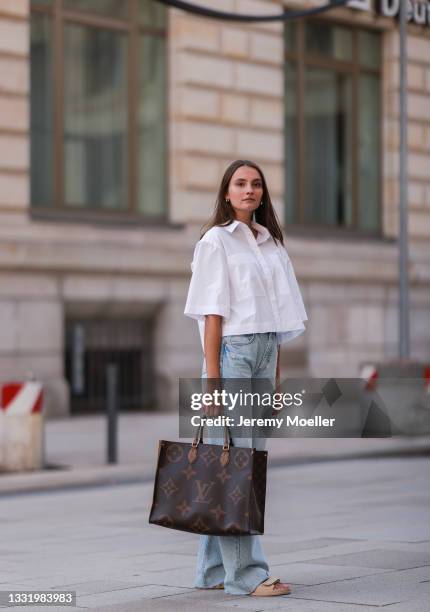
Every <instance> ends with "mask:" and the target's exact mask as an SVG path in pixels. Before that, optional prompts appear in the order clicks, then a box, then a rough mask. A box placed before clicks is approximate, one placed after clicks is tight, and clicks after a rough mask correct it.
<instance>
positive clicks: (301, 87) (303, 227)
mask: <svg viewBox="0 0 430 612" xmlns="http://www.w3.org/2000/svg"><path fill="white" fill-rule="evenodd" d="M286 23H287V24H288V22H286ZM307 23H319V24H326V25H327V26H333V27H336V26H339V27H346V28H349V29H350V30H351V33H352V61H347V60H339V59H336V58H332V57H325V56H322V55H318V54H312V53H311V52H310V51H306V48H305V47H306V33H305V26H306V24H307ZM293 27H294V28H295V35H294V38H293V44H292V47H291V50H288V49H287V45H286V31H285V29H284V31H283V43H284V78H285V76H286V72H287V70H288V64H289V65H293V66H294V68H295V71H296V83H297V85H296V91H295V106H296V109H297V112H296V114H295V117H296V120H297V133H296V142H295V154H296V159H297V173H296V175H297V182H296V194H297V195H296V202H295V207H294V213H295V214H296V215H297V217H298V219H297V221H294V222H286V223H287V224H288V230H289V232H291V233H293V234H297V235H310V236H312V237H320V236H322V235H323V236H327V237H331V236H332V237H340V238H343V237H347V238H348V239H350V238H357V239H361V238H370V239H378V240H380V239H381V238H382V237H383V227H382V222H383V182H382V181H383V66H382V52H383V46H382V41H381V61H380V65H379V68H371V67H368V66H363V65H362V64H360V62H359V32H360V31H369V32H376V33H380V35H381V36H382V33H381V31H380V30H379V29H378V28H372V27H368V26H367V24H366V25H364V26H362V25H361V24H360V25H352V24H350V23H347V22H344V21H342V20H340V19H324V18H322V19H315V18H308V19H302V20H300V21H297V22H294V24H293ZM307 67H310V68H321V69H329V70H333V71H335V72H336V73H344V74H348V75H351V79H352V138H351V151H350V154H351V156H352V160H351V161H352V224H351V226H350V227H348V226H344V225H343V226H336V225H330V224H317V223H309V222H306V221H305V220H304V212H305V185H306V163H305V112H304V108H305V105H304V103H305V95H306V92H305V71H306V68H307ZM363 74H364V75H372V76H377V77H378V79H379V131H378V150H377V155H378V160H379V168H378V186H379V192H378V225H377V228H376V229H375V230H372V231H369V230H364V229H360V228H359V227H358V203H359V181H358V162H359V158H358V142H359V138H358V136H359V104H360V101H359V78H360V75H363ZM285 117H286V116H285V113H284V120H285ZM284 134H285V132H284ZM284 143H285V144H286V136H285V135H284ZM284 150H285V149H284ZM284 178H285V180H287V178H288V177H287V171H286V167H285V166H284ZM293 205H294V203H293ZM287 206H288V202H287V199H286V195H285V199H284V209H285V210H286V209H287Z"/></svg>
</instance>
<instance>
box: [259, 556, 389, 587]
mask: <svg viewBox="0 0 430 612" xmlns="http://www.w3.org/2000/svg"><path fill="white" fill-rule="evenodd" d="M270 566H271V568H272V574H275V575H276V576H279V577H280V578H281V579H282V580H285V582H288V583H289V584H297V585H308V586H312V585H317V584H326V583H328V582H335V581H340V580H347V579H349V578H360V577H362V576H372V575H374V574H375V573H378V574H379V573H384V572H385V571H386V570H383V569H375V568H364V567H349V566H340V567H339V566H337V567H334V566H330V565H319V564H318V563H311V562H308V561H302V562H301V563H287V564H285V563H280V564H276V563H271V564H270Z"/></svg>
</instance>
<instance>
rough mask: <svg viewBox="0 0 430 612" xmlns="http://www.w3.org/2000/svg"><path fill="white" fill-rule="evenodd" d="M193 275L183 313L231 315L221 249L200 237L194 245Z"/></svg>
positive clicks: (226, 272) (198, 317)
mask: <svg viewBox="0 0 430 612" xmlns="http://www.w3.org/2000/svg"><path fill="white" fill-rule="evenodd" d="M191 270H192V273H193V274H192V276H191V281H190V286H189V289H188V296H187V302H186V305H185V310H184V314H185V315H187V316H188V317H192V318H193V319H197V320H198V321H204V316H205V315H207V314H216V315H220V316H222V317H226V318H227V317H229V316H230V290H229V276H228V267H227V259H226V255H225V252H224V249H223V248H222V247H221V246H219V245H217V244H215V243H214V242H211V241H209V240H200V241H199V242H198V243H197V244H196V247H195V249H194V256H193V261H192V263H191Z"/></svg>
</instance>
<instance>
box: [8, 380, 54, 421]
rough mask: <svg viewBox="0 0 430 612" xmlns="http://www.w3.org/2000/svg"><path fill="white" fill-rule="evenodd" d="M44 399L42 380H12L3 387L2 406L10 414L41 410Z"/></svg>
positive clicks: (31, 412) (30, 412)
mask: <svg viewBox="0 0 430 612" xmlns="http://www.w3.org/2000/svg"><path fill="white" fill-rule="evenodd" d="M42 401H43V388H42V383H40V382H24V383H16V382H12V383H7V384H5V385H3V386H2V388H1V401H0V407H1V409H2V410H3V411H4V412H5V414H7V415H8V416H10V415H20V414H21V415H23V414H33V413H35V412H41V410H42Z"/></svg>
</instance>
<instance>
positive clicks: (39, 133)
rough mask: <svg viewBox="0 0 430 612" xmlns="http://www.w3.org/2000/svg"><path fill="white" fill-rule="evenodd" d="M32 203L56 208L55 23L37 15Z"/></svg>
mask: <svg viewBox="0 0 430 612" xmlns="http://www.w3.org/2000/svg"><path fill="white" fill-rule="evenodd" d="M30 38H31V41H30V52H31V112H30V129H31V154H30V156H31V160H30V163H31V202H32V205H33V206H48V207H49V206H52V205H53V174H52V148H53V105H52V101H53V92H52V83H53V78H52V44H51V40H52V31H51V19H50V18H49V17H46V16H45V15H41V14H37V15H34V16H33V18H32V21H31V37H30Z"/></svg>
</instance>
